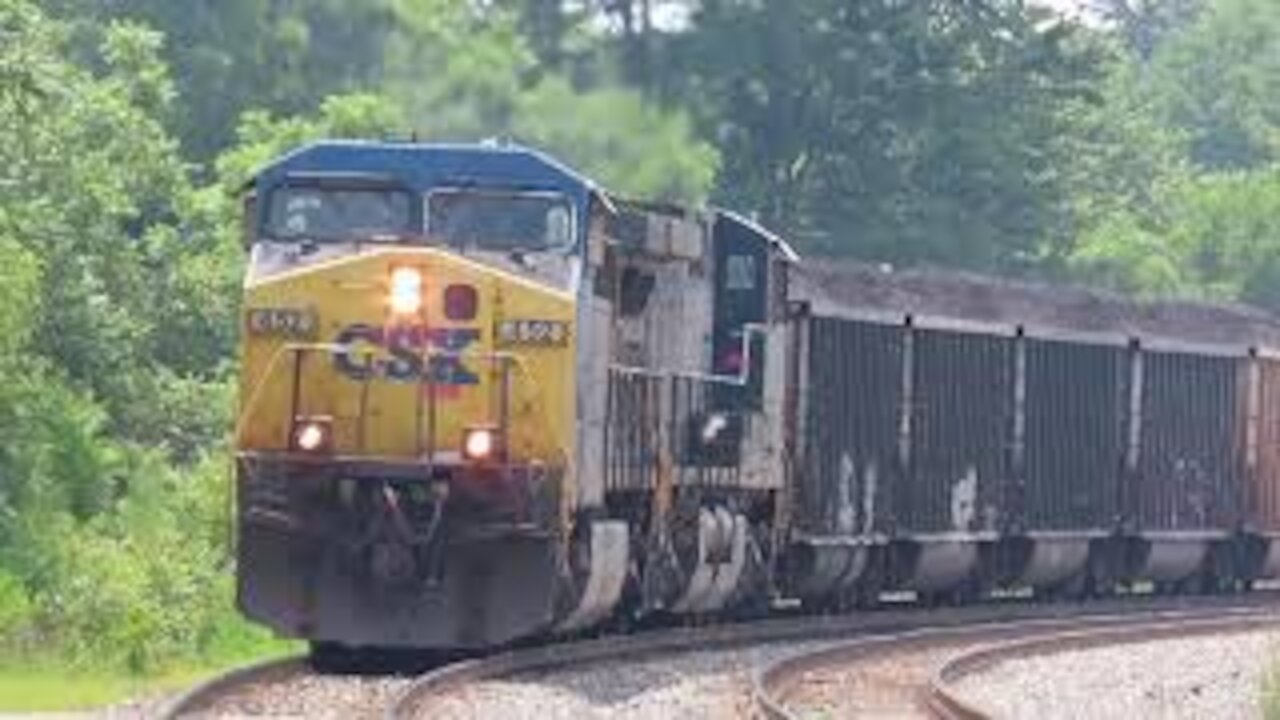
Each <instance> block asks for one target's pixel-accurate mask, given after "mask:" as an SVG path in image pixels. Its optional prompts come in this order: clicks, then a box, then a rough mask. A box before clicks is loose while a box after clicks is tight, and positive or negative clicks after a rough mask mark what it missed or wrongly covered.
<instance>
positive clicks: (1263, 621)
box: [925, 609, 1280, 720]
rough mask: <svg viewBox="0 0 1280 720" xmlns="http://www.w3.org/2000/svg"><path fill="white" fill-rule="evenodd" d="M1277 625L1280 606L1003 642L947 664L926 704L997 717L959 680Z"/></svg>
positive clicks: (973, 716)
mask: <svg viewBox="0 0 1280 720" xmlns="http://www.w3.org/2000/svg"><path fill="white" fill-rule="evenodd" d="M1276 625H1280V613H1278V612H1277V609H1272V610H1262V609H1260V610H1254V611H1252V612H1246V613H1245V614H1243V615H1228V616H1226V617H1222V616H1218V617H1195V618H1188V619H1184V620H1180V621H1177V622H1170V621H1161V622H1146V623H1142V622H1139V623H1133V624H1129V623H1126V624H1124V625H1122V626H1120V627H1102V628H1088V629H1083V630H1074V631H1067V632H1061V633H1051V634H1049V635H1037V636H1034V637H1030V638H1024V639H1019V640H1012V641H1009V642H1002V643H998V644H996V645H992V646H988V647H983V648H979V649H977V650H973V651H971V652H966V653H962V654H960V655H957V656H955V657H953V658H951V659H949V660H947V661H946V662H945V663H943V664H942V665H941V666H940V667H939V668H937V670H935V671H934V673H933V675H932V676H931V677H930V679H929V685H928V688H927V689H926V691H925V692H926V698H925V704H926V706H927V707H928V708H929V710H930V711H931V712H932V713H933V715H934V716H935V717H937V718H941V719H942V720H992V719H993V718H995V717H996V713H995V712H993V711H992V710H991V709H990V708H987V707H985V706H984V705H983V704H982V703H981V702H978V701H976V700H974V699H972V698H967V697H965V696H964V694H963V693H961V692H959V689H958V687H957V684H958V682H959V681H960V680H962V679H963V678H966V677H969V676H972V675H977V674H979V673H982V672H984V671H987V670H989V669H990V668H992V667H994V666H995V665H997V664H999V663H1003V662H1006V661H1010V660H1019V659H1023V658H1028V657H1034V656H1040V655H1052V654H1055V653H1059V652H1067V651H1071V650H1084V649H1088V648H1093V647H1101V646H1106V645H1125V644H1129V643H1134V642H1147V641H1151V640H1162V639H1166V638H1185V637H1192V636H1199V635H1217V634H1226V633H1237V632H1245V631H1248V630H1257V629H1260V628H1264V627H1274V626H1276Z"/></svg>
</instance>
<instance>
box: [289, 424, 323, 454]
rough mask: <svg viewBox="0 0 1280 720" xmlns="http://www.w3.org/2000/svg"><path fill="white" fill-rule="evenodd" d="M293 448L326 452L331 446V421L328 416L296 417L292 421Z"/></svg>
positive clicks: (310, 451)
mask: <svg viewBox="0 0 1280 720" xmlns="http://www.w3.org/2000/svg"><path fill="white" fill-rule="evenodd" d="M291 443H292V445H293V449H294V450H301V451H302V452H306V453H321V452H328V451H329V450H330V449H332V447H333V423H332V421H330V420H329V418H298V419H297V420H295V421H294V423H293V436H292V438H291Z"/></svg>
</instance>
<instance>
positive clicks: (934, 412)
mask: <svg viewBox="0 0 1280 720" xmlns="http://www.w3.org/2000/svg"><path fill="white" fill-rule="evenodd" d="M1013 350H1014V345H1013V339H1012V338H1009V337H1001V336H998V335H985V334H971V333H963V332H950V331H940V330H918V329H917V330H913V331H912V353H911V354H912V383H911V387H912V395H911V413H912V420H911V452H910V471H909V473H908V476H907V482H906V483H905V486H904V487H903V491H902V492H901V493H900V494H899V496H898V500H899V506H898V512H897V520H898V523H899V527H900V528H901V529H903V530H910V531H913V532H923V533H934V532H967V531H980V530H995V529H997V528H998V527H999V526H1000V524H1001V522H1002V520H1003V519H1004V518H1003V517H1002V514H1003V512H1004V508H1003V506H1004V502H1003V498H1004V495H1005V492H1006V490H1007V487H1008V478H1009V465H1010V463H1009V450H1010V439H1011V437H1012V423H1013V404H1014V383H1013V378H1014V362H1013V358H1014V356H1013Z"/></svg>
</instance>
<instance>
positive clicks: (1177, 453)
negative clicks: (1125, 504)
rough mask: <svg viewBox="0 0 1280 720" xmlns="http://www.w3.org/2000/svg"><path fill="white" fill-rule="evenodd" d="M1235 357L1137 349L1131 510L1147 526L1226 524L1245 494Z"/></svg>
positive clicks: (1234, 518)
mask: <svg viewBox="0 0 1280 720" xmlns="http://www.w3.org/2000/svg"><path fill="white" fill-rule="evenodd" d="M1246 367H1247V366H1246V362H1245V360H1244V359H1243V358H1239V357H1221V356H1217V357H1215V356H1206V355H1192V354H1186V353H1177V352H1149V351H1144V352H1143V354H1142V374H1141V383H1142V391H1141V396H1142V411H1141V418H1140V423H1141V434H1140V447H1139V455H1138V462H1137V466H1136V470H1137V472H1136V475H1135V477H1133V478H1132V481H1133V482H1134V484H1135V487H1134V492H1132V493H1131V494H1130V497H1131V498H1132V499H1133V503H1134V507H1132V508H1131V509H1130V514H1131V516H1132V518H1133V519H1134V521H1136V523H1137V525H1138V527H1139V528H1140V529H1141V530H1144V531H1149V532H1150V531H1183V530H1206V529H1230V528H1232V527H1233V526H1234V524H1235V523H1236V522H1238V521H1239V519H1240V517H1239V511H1240V506H1241V499H1242V494H1243V483H1242V476H1243V462H1242V460H1243V452H1242V450H1243V447H1242V444H1241V439H1242V438H1243V437H1244V433H1243V428H1242V427H1241V425H1242V421H1243V419H1244V417H1245V413H1244V412H1243V411H1242V409H1241V407H1240V404H1241V403H1242V401H1243V398H1242V397H1241V394H1240V392H1239V383H1240V374H1241V373H1243V372H1245V371H1246Z"/></svg>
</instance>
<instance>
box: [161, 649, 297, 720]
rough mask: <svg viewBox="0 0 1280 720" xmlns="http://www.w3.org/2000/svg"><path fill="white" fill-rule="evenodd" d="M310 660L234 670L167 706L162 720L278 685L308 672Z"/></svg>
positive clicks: (271, 662)
mask: <svg viewBox="0 0 1280 720" xmlns="http://www.w3.org/2000/svg"><path fill="white" fill-rule="evenodd" d="M308 671H309V670H308V665H307V658H306V657H304V656H301V655H291V656H287V657H282V658H274V659H272V660H265V661H262V662H258V663H254V664H252V665H245V666H242V667H238V668H233V669H231V670H229V671H227V672H225V673H223V674H221V675H218V676H216V677H212V678H210V679H208V680H205V681H204V682H202V683H200V684H199V685H196V686H195V687H193V688H191V689H190V690H187V691H186V692H184V693H182V694H181V695H179V696H177V697H176V698H174V699H173V700H170V701H169V702H168V703H166V704H165V705H164V706H163V707H162V708H161V709H160V714H159V715H158V717H159V718H160V720H177V719H178V718H180V717H184V716H186V715H190V714H193V713H195V712H198V711H200V710H203V709H204V708H207V707H209V706H210V705H212V704H213V702H214V701H215V700H217V699H218V698H220V697H222V696H224V695H227V694H229V693H231V692H233V691H235V690H237V689H239V688H241V687H244V686H246V685H254V684H257V683H268V682H275V681H278V680H281V679H284V678H288V677H293V676H295V675H300V674H303V673H306V672H308Z"/></svg>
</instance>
